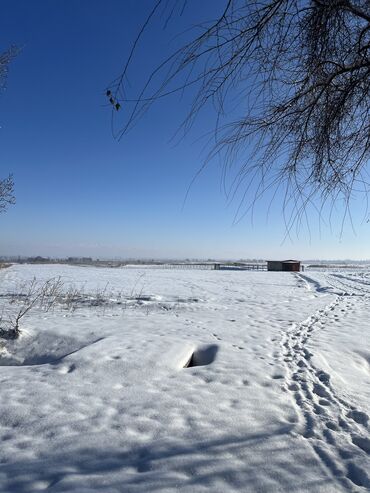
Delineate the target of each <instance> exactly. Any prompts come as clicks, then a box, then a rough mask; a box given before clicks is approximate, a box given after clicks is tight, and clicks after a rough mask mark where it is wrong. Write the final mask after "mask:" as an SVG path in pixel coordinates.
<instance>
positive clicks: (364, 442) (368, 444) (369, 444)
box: [352, 435, 370, 455]
mask: <svg viewBox="0 0 370 493" xmlns="http://www.w3.org/2000/svg"><path fill="white" fill-rule="evenodd" d="M352 442H353V443H354V444H355V445H357V447H359V448H360V449H362V450H363V451H364V452H366V453H367V454H369V455H370V439H369V438H365V437H360V436H358V435H354V436H352Z"/></svg>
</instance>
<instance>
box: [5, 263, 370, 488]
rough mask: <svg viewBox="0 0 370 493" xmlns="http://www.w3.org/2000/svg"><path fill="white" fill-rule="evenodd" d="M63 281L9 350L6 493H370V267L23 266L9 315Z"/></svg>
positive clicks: (8, 282) (13, 270)
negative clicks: (37, 290) (58, 297)
mask: <svg viewBox="0 0 370 493" xmlns="http://www.w3.org/2000/svg"><path fill="white" fill-rule="evenodd" d="M59 277H60V279H61V281H62V283H63V289H64V291H65V292H72V291H73V290H77V291H79V292H80V294H81V298H83V300H84V302H82V301H81V300H80V301H79V302H77V303H76V304H75V305H73V306H70V305H68V304H63V303H60V304H59V303H57V304H56V305H55V306H54V307H53V308H52V309H51V310H46V309H45V307H42V306H35V307H34V308H32V309H31V310H30V311H29V312H28V313H27V315H26V316H25V317H24V318H23V319H22V320H21V329H22V333H21V336H20V338H19V339H17V340H14V341H12V340H6V341H4V342H3V343H2V349H1V353H0V365H2V366H0V380H1V385H0V440H1V443H2V446H1V448H0V491H1V492H5V493H6V492H12V493H13V492H15V493H18V492H19V493H25V492H27V493H29V492H36V491H45V490H47V491H50V492H79V493H91V492H98V491H99V492H102V491H104V493H113V492H115V493H117V492H120V493H121V492H124V493H137V492H140V493H141V492H161V493H162V492H163V493H167V492H174V491H178V492H182V493H190V492H192V493H193V492H196V493H198V492H199V493H201V492H208V493H215V492H220V493H221V492H231V493H232V492H287V491H289V492H312V493H313V492H315V493H316V492H333V493H334V492H342V491H356V492H358V491H367V490H370V438H369V429H370V423H369V415H370V343H369V341H370V338H369V332H370V329H369V319H368V313H369V303H370V272H369V271H361V272H355V271H351V272H349V271H347V270H346V271H345V272H334V273H332V272H322V271H320V272H304V273H299V274H298V273H285V272H284V273H283V272H282V273H279V272H253V271H244V272H243V271H242V272H238V271H222V270H221V271H210V270H204V271H202V270H191V269H189V270H183V269H181V270H175V269H174V270H161V269H159V268H154V269H151V268H150V267H147V266H146V267H143V268H136V267H135V268H134V267H131V268H129V269H127V268H126V269H125V268H121V269H112V268H111V269H108V268H106V269H105V268H95V267H71V266H63V265H42V266H37V265H14V266H12V267H10V268H7V269H2V270H0V313H1V312H2V313H3V314H4V315H3V317H5V316H7V315H8V314H9V313H12V312H14V311H15V310H17V306H18V304H17V303H14V302H13V303H10V302H11V300H12V298H11V297H10V296H9V295H10V294H11V293H17V292H18V293H19V292H21V291H22V290H25V289H26V288H25V287H26V286H27V285H28V284H27V283H30V282H31V281H32V279H33V278H36V279H37V280H38V282H40V283H42V282H45V281H46V280H48V279H50V278H59ZM103 298H104V300H105V302H104V303H95V301H96V300H97V299H99V300H100V301H101V300H102V299H103ZM1 310H2V311H1Z"/></svg>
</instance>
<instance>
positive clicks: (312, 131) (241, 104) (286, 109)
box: [109, 0, 370, 227]
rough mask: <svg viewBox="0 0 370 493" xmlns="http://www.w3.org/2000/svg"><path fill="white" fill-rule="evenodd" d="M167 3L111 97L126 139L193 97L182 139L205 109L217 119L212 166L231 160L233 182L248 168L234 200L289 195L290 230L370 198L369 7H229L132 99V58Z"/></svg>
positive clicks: (278, 3) (272, 3) (292, 2)
mask: <svg viewBox="0 0 370 493" xmlns="http://www.w3.org/2000/svg"><path fill="white" fill-rule="evenodd" d="M161 3H163V0H162V1H161V0H159V1H157V2H156V3H155V6H154V8H153V10H152V12H151V13H150V14H149V16H148V18H147V21H146V23H145V24H144V27H143V29H142V30H141V31H140V33H139V35H138V37H137V39H136V40H135V42H134V44H133V48H132V51H131V53H130V55H129V57H128V60H127V63H126V65H125V67H124V70H123V72H122V74H121V76H120V77H119V78H117V79H116V80H115V81H113V82H112V84H111V85H110V86H109V87H110V89H109V91H111V92H112V93H114V94H115V101H114V103H115V104H117V103H118V104H119V108H118V109H120V112H116V118H117V119H118V124H119V125H120V127H119V130H118V131H117V133H116V137H117V138H121V137H122V136H123V135H124V134H126V133H127V132H128V131H129V130H130V129H131V128H132V126H133V125H134V124H136V123H137V121H138V119H139V118H140V117H141V116H142V115H143V114H144V113H145V112H146V111H147V110H148V109H149V108H150V106H151V105H152V104H153V103H154V102H155V101H157V100H159V99H161V98H163V97H168V96H170V95H172V94H175V93H181V92H182V91H184V90H188V91H193V93H192V94H193V103H192V106H191V108H190V110H189V113H188V115H187V116H186V118H185V120H184V121H183V124H182V126H181V128H182V129H183V130H184V132H187V131H188V130H189V128H190V127H191V125H192V123H193V121H194V118H195V117H196V116H197V115H198V113H199V111H200V110H201V109H202V108H203V107H204V106H205V105H209V104H211V105H212V106H213V107H214V108H215V112H216V118H215V121H216V125H215V127H214V129H213V134H212V136H213V141H214V144H213V147H212V150H211V152H210V154H209V159H211V158H212V157H214V156H215V155H217V154H220V155H221V156H222V159H223V161H224V167H225V173H224V176H226V170H229V171H230V170H231V169H232V168H233V166H234V164H235V163H237V164H238V166H239V170H238V171H237V172H236V174H235V178H234V180H233V181H232V183H233V185H232V186H233V187H234V192H231V195H233V194H235V190H238V189H239V190H240V187H243V186H246V185H245V184H248V185H247V187H248V189H249V188H250V182H251V180H252V181H253V180H255V181H256V187H255V189H256V190H257V192H256V195H255V197H254V198H252V201H253V200H255V199H256V198H257V197H259V196H260V194H261V193H263V191H266V190H269V189H270V188H276V187H279V186H280V184H285V185H286V186H287V187H288V188H287V190H286V193H285V198H283V202H284V206H285V207H286V208H287V209H289V207H288V206H289V204H293V206H294V208H295V212H293V213H292V214H293V215H292V216H290V219H288V220H287V224H288V225H290V227H291V225H292V224H293V223H295V222H297V221H298V222H300V221H301V220H302V218H303V217H304V215H305V213H306V212H305V211H306V208H307V206H308V205H309V204H311V203H314V202H315V200H319V201H320V202H321V205H324V204H326V203H329V204H330V203H331V204H334V203H335V202H338V201H339V200H344V202H345V203H347V204H348V202H349V200H350V198H351V197H352V195H353V193H354V191H355V190H357V189H358V185H359V184H361V183H362V185H363V191H364V192H365V193H368V191H369V188H368V184H367V182H366V179H364V176H365V175H366V164H367V162H368V160H369V156H370V3H369V1H368V0H261V1H251V2H247V1H245V0H225V5H224V8H223V9H222V11H221V13H220V14H219V16H218V17H217V18H216V19H215V20H213V21H211V22H209V23H206V24H203V25H202V26H197V30H198V32H199V28H200V29H201V33H200V34H195V35H194V37H193V39H191V40H190V41H189V42H187V43H186V44H185V45H183V46H182V47H180V48H179V49H177V50H175V51H174V52H173V53H172V54H171V55H170V56H168V57H167V58H166V59H165V60H164V61H163V62H162V63H160V64H159V65H158V67H157V68H156V69H155V70H154V71H153V72H152V73H150V74H148V77H147V79H146V80H144V82H143V86H142V88H141V89H140V88H139V89H138V92H137V93H136V94H131V92H130V88H129V87H128V86H127V85H126V84H125V78H126V76H127V74H128V72H129V70H130V67H131V63H132V60H133V58H134V57H133V55H134V50H135V49H136V47H137V43H138V41H139V40H141V39H142V37H143V33H144V31H145V28H146V26H147V25H148V23H149V22H150V21H152V18H153V16H154V15H155V12H156V10H157V9H158V8H159V5H160V4H161ZM168 3H170V2H168V1H167V3H166V5H167V4H168ZM188 4H190V2H188ZM172 12H173V11H171V15H172ZM135 87H136V88H137V87H138V85H137V84H135ZM236 106H237V107H238V111H236V110H235V107H236ZM115 109H117V107H115ZM236 113H238V114H239V115H238V116H236V117H235V114H236ZM231 115H232V117H231ZM256 170H257V171H259V173H256ZM258 180H260V181H258ZM285 185H284V186H285Z"/></svg>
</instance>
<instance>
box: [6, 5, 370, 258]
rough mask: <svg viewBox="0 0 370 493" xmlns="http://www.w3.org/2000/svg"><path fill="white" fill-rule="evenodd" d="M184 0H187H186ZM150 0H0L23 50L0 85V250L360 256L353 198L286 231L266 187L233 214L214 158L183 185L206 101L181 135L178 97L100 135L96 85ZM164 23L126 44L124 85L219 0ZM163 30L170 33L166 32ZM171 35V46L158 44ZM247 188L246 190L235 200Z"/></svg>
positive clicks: (106, 122)
mask: <svg viewBox="0 0 370 493" xmlns="http://www.w3.org/2000/svg"><path fill="white" fill-rule="evenodd" d="M191 3H192V2H190V5H191ZM152 5H153V0H140V1H138V0H136V1H135V0H104V1H103V0H64V1H56V0H33V1H32V2H31V1H29V0H23V1H19V0H12V1H7V0H3V1H2V3H1V12H2V16H1V29H0V49H1V50H5V49H6V48H7V47H8V46H9V45H10V44H17V45H19V46H22V47H23V49H22V52H21V53H20V55H19V56H18V57H17V59H15V60H14V62H13V63H12V65H11V67H10V73H9V78H8V84H7V86H8V87H7V89H6V91H4V92H3V93H2V94H1V96H0V107H1V112H0V115H1V116H0V125H1V128H0V142H1V145H0V153H1V161H0V163H1V164H0V176H2V177H5V176H7V174H8V173H10V172H12V173H14V178H15V183H16V198H17V203H16V205H15V206H13V207H11V208H9V210H8V211H7V212H6V213H5V214H2V215H1V216H0V255H49V256H65V255H88V256H90V255H91V256H94V257H100V258H103V257H123V258H125V257H149V258H161V257H175V258H195V257H197V258H282V257H286V258H294V257H296V258H353V259H365V258H370V246H369V245H370V223H367V222H366V217H365V220H364V214H365V208H364V206H365V203H364V200H363V199H361V198H357V199H356V200H355V201H354V203H353V204H352V216H353V222H354V228H355V232H353V230H352V227H351V224H350V222H349V221H347V222H346V224H345V227H344V231H343V233H342V234H341V219H342V215H343V210H342V209H341V206H340V204H338V211H337V212H335V213H334V214H333V216H332V224H331V227H329V226H325V225H324V224H322V225H321V231H320V230H319V227H318V222H317V217H316V216H315V214H314V212H313V211H308V214H309V217H308V219H309V224H310V228H311V232H310V233H309V232H308V230H307V228H303V229H302V230H301V231H300V233H299V235H298V236H297V235H296V234H295V233H294V232H293V234H292V238H291V239H286V240H285V241H284V237H285V225H284V220H283V216H282V213H281V208H280V206H279V200H277V202H276V203H274V206H273V208H272V210H270V212H269V214H267V206H268V203H269V199H270V197H269V196H268V195H267V196H266V197H265V198H263V199H262V200H261V202H260V203H259V204H257V206H256V208H255V210H254V215H253V222H252V218H251V216H250V214H249V215H246V216H245V217H244V218H243V219H242V220H241V221H239V222H237V223H236V224H235V221H234V219H235V214H236V212H237V208H238V205H239V201H238V198H236V199H235V200H234V202H231V203H229V202H228V201H227V198H226V197H225V194H224V193H223V191H222V187H221V167H220V165H219V163H210V164H209V166H208V167H207V168H206V169H205V170H204V171H203V172H202V173H201V174H200V175H199V176H198V178H197V179H196V180H195V182H194V183H193V184H192V186H191V188H190V192H189V195H188V197H187V200H186V203H185V206H183V202H184V198H185V195H186V191H187V189H188V187H189V185H190V183H191V182H192V179H193V177H194V176H195V174H196V173H197V171H198V170H199V169H200V168H201V166H202V163H203V160H204V158H205V150H204V140H202V139H199V137H200V136H202V135H204V133H205V132H207V131H208V130H210V128H212V125H213V122H214V114H213V112H212V110H211V109H209V110H206V111H204V112H203V113H202V114H201V115H200V117H199V119H198V120H197V121H196V123H195V125H194V128H193V129H192V131H191V132H190V133H189V134H188V135H187V136H186V137H185V138H184V139H182V140H181V141H180V142H179V143H177V144H175V143H174V142H173V141H172V140H171V138H172V137H173V134H174V132H175V131H176V129H177V128H178V126H179V124H180V123H181V121H182V118H183V117H184V116H185V115H186V108H187V106H188V104H189V100H190V99H189V97H188V96H185V97H184V98H182V99H180V98H178V97H171V98H169V99H167V100H162V101H160V102H158V103H157V104H156V105H155V106H153V107H152V109H151V110H150V112H148V113H147V114H146V115H145V116H144V118H143V119H142V120H141V121H139V123H138V124H137V126H136V127H135V128H134V129H133V130H132V131H131V132H130V133H129V134H128V135H127V136H125V137H124V138H123V139H122V140H120V141H119V142H118V141H116V140H114V139H113V137H112V132H111V126H110V111H109V108H107V107H106V98H105V96H104V91H105V88H106V87H107V85H108V84H109V82H110V81H111V80H112V79H114V78H115V77H116V76H117V75H118V74H119V71H120V69H121V67H122V66H123V64H124V62H125V59H126V58H127V55H128V52H129V49H130V47H131V45H132V42H133V40H134V38H135V35H136V34H137V31H138V29H139V28H140V25H141V23H142V22H143V20H144V18H145V15H146V14H147V13H148V12H149V10H150V9H151V7H152ZM196 5H197V11H196V17H194V13H195V10H194V9H189V10H188V11H185V13H184V15H183V17H182V18H181V19H180V20H173V21H172V23H170V25H169V27H168V29H167V30H166V31H163V30H162V25H163V19H159V18H157V19H156V20H155V21H154V22H153V24H152V26H151V28H150V29H149V30H148V32H147V34H146V37H145V39H144V40H143V43H142V45H141V47H140V49H139V50H138V53H137V57H136V59H135V64H134V66H133V69H132V72H131V75H130V82H131V84H133V85H135V84H139V83H142V81H143V77H144V76H145V74H147V73H148V71H149V70H150V68H153V67H154V66H155V64H156V63H158V62H160V61H161V59H162V57H163V54H165V53H166V52H168V50H169V49H171V47H172V46H173V47H175V46H176V43H177V42H178V41H176V40H175V41H173V36H174V35H175V34H176V33H177V32H179V31H182V30H183V29H184V28H185V27H186V26H188V25H190V24H191V23H194V22H196V21H198V18H204V19H206V18H208V17H212V16H214V15H215V14H216V13H217V7H218V6H219V5H222V2H221V1H214V0H209V1H206V0H204V1H202V2H196ZM171 40H172V41H171ZM169 43H170V44H169ZM247 200H248V198H247Z"/></svg>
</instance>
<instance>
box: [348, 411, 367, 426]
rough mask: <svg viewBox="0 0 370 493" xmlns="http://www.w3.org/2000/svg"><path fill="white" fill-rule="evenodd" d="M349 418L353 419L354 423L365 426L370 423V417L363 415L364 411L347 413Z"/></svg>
mask: <svg viewBox="0 0 370 493" xmlns="http://www.w3.org/2000/svg"><path fill="white" fill-rule="evenodd" d="M347 417H348V418H351V419H353V421H356V423H359V424H360V425H364V426H366V425H367V422H368V421H369V416H368V415H367V414H366V413H363V412H362V411H357V410H356V409H354V410H352V411H349V413H347Z"/></svg>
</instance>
